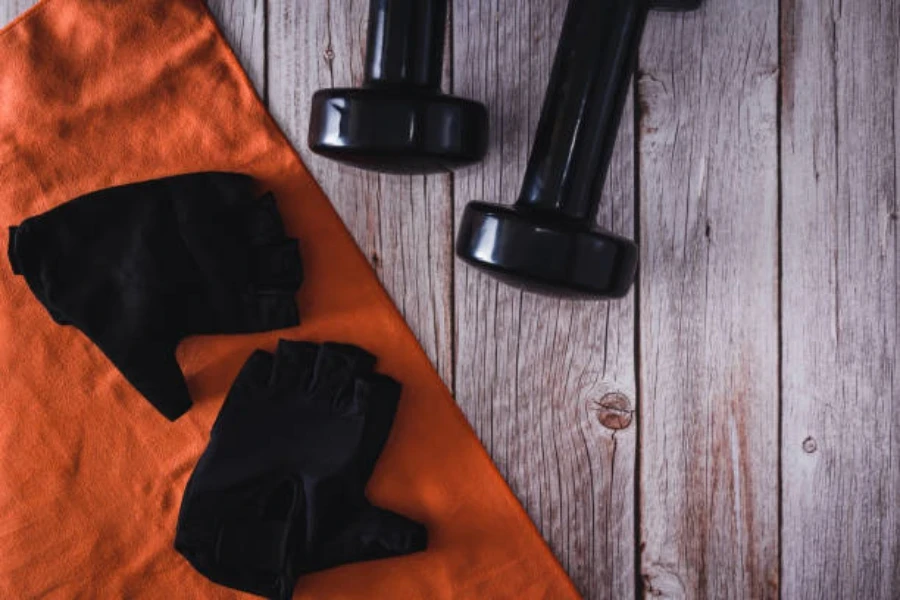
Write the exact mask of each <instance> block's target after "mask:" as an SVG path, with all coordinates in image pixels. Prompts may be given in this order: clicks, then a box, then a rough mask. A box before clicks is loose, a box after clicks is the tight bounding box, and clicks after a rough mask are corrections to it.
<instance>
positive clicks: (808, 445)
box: [803, 436, 819, 454]
mask: <svg viewBox="0 0 900 600" xmlns="http://www.w3.org/2000/svg"><path fill="white" fill-rule="evenodd" d="M818 449H819V444H817V443H816V439H815V438H814V437H812V436H810V437H808V438H806V439H805V440H803V451H804V452H806V453H807V454H812V453H813V452H815V451H816V450H818Z"/></svg>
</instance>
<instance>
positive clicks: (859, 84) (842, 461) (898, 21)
mask: <svg viewBox="0 0 900 600" xmlns="http://www.w3.org/2000/svg"><path fill="white" fill-rule="evenodd" d="M784 8H785V10H784V12H783V14H782V26H781V29H782V39H783V44H784V46H783V51H784V53H785V58H784V60H783V63H782V64H783V75H782V82H783V84H782V118H781V123H782V137H781V140H782V142H781V156H782V196H783V202H782V211H783V219H782V232H783V233H782V240H783V252H782V263H783V277H782V313H783V315H784V318H783V329H782V339H783V346H782V347H783V382H784V385H783V412H782V420H783V436H782V439H781V452H782V456H783V471H782V486H783V503H782V506H783V515H784V516H783V519H784V526H783V553H782V561H783V564H784V571H783V575H782V581H783V589H784V592H785V595H786V596H789V597H792V598H811V599H812V598H897V597H898V595H900V402H898V399H900V381H896V379H897V377H898V376H900V373H898V371H897V369H898V359H900V349H898V344H897V339H898V333H900V318H898V279H900V251H898V243H897V218H898V213H897V194H898V179H897V173H898V156H900V155H898V150H900V146H898V143H900V137H898V129H897V127H898V126H900V119H898V117H900V98H898V91H900V89H898V76H900V5H898V3H896V2H890V1H881V2H879V1H878V0H874V1H871V2H859V3H855V2H843V3H840V2H836V3H831V2H819V1H818V0H792V1H791V2H788V3H786V5H785V7H784Z"/></svg>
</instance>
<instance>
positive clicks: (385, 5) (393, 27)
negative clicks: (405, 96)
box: [365, 0, 447, 90]
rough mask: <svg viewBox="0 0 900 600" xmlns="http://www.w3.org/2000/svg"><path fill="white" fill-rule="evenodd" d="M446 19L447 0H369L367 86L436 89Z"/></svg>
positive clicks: (438, 84) (441, 58)
mask: <svg viewBox="0 0 900 600" xmlns="http://www.w3.org/2000/svg"><path fill="white" fill-rule="evenodd" d="M446 23H447V0H370V3H369V33H368V39H367V47H366V74H365V78H366V79H365V85H366V87H378V86H380V85H383V84H388V85H398V84H400V85H408V86H411V87H418V88H425V89H432V90H437V89H438V88H439V87H440V85H441V72H442V66H443V60H444V27H445V26H446Z"/></svg>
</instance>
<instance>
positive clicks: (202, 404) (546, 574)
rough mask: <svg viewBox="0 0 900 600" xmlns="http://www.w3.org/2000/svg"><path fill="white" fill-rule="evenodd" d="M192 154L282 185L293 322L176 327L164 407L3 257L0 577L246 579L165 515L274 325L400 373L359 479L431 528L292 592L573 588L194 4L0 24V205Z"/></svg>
mask: <svg viewBox="0 0 900 600" xmlns="http://www.w3.org/2000/svg"><path fill="white" fill-rule="evenodd" d="M203 170H220V171H238V172H243V173H248V174H250V175H252V176H254V177H256V178H257V179H259V180H260V181H261V182H262V184H263V187H265V188H267V189H271V190H272V191H274V192H275V194H276V196H277V197H278V200H279V207H280V210H281V212H282V214H283V215H284V218H285V221H286V223H287V227H288V230H289V232H290V234H291V235H292V236H296V237H298V238H300V240H301V245H302V248H301V250H302V253H303V259H304V265H305V268H306V281H305V283H304V285H303V288H302V289H301V292H300V294H299V303H300V306H301V311H302V318H303V324H302V325H301V326H300V327H297V328H296V329H294V330H290V331H286V332H277V333H271V334H261V335H248V336H228V337H206V338H193V339H189V340H187V341H185V342H184V343H183V344H182V345H181V347H180V348H179V361H180V362H181V365H182V367H183V369H184V372H185V375H186V377H187V379H188V383H189V386H190V389H191V393H192V396H193V398H194V401H195V405H194V408H193V409H192V410H191V411H190V412H189V413H188V414H187V415H185V416H184V417H182V418H181V419H180V420H179V421H177V422H176V423H169V422H167V421H166V420H165V419H164V418H163V417H162V416H161V415H160V414H159V413H157V412H156V410H154V408H153V407H152V406H151V405H150V404H149V403H148V402H146V401H145V400H144V399H143V398H141V397H140V396H139V395H138V393H137V392H136V391H135V390H134V389H132V388H131V387H130V386H129V385H128V384H127V383H126V382H125V380H124V379H123V378H122V376H121V375H120V374H119V372H118V371H117V370H116V369H115V368H114V367H113V366H112V365H111V364H110V363H109V361H108V360H107V359H106V358H105V357H104V356H103V355H102V354H101V353H100V351H99V350H98V349H97V348H96V347H95V346H94V345H93V344H91V343H90V342H89V341H88V340H87V339H86V338H85V337H84V336H83V335H82V334H81V333H79V332H78V331H77V330H75V329H74V328H72V327H60V326H58V325H56V324H54V323H53V321H52V320H51V318H50V315H49V314H47V311H46V310H45V309H44V308H43V307H42V306H41V305H40V304H39V302H38V301H37V300H36V299H35V298H34V297H33V295H32V294H31V292H30V291H29V290H28V288H27V286H26V285H25V283H24V281H22V279H21V278H18V277H15V276H14V275H13V273H12V271H11V269H10V267H9V265H8V264H5V265H0V335H2V340H3V343H2V344H0V597H2V598H32V597H47V598H74V597H84V598H161V599H170V598H230V597H239V596H241V595H240V594H237V593H235V592H232V591H230V590H227V589H225V588H222V587H218V586H215V585H213V584H211V583H209V582H207V581H206V580H205V579H204V578H203V577H201V576H200V575H198V574H197V573H196V572H194V571H193V569H192V568H191V567H190V566H189V565H188V563H187V562H186V561H185V560H184V559H182V558H181V556H179V555H178V554H177V553H176V552H175V550H174V549H173V547H172V543H173V537H174V530H175V519H176V515H177V511H178V507H179V504H180V500H181V494H182V490H183V488H184V485H185V482H186V481H187V477H188V475H189V473H190V471H191V470H192V468H193V467H194V463H195V462H196V460H197V457H198V456H199V455H200V452H201V451H202V449H203V447H204V445H205V443H206V441H207V437H208V434H209V429H210V426H211V424H212V421H213V419H214V418H215V416H216V414H217V412H218V409H219V407H220V405H221V402H222V399H223V397H224V394H225V392H226V390H227V388H228V386H229V384H230V382H231V381H232V379H233V378H234V376H235V375H236V374H237V371H238V369H239V367H240V366H241V364H242V363H243V361H244V360H245V359H246V358H247V356H248V355H249V354H250V352H251V351H252V350H253V349H254V348H258V347H262V348H268V349H272V348H274V345H275V342H276V340H277V338H278V337H279V336H283V337H289V338H294V339H310V340H317V341H320V340H340V341H345V342H350V343H354V344H358V345H360V346H362V347H364V348H367V349H369V350H371V351H372V352H374V353H375V354H376V355H378V356H379V357H380V358H381V362H380V370H383V371H384V372H386V373H388V374H390V375H392V376H393V377H395V378H397V379H399V380H400V381H401V382H402V383H403V385H404V394H403V399H402V401H401V404H400V410H399V413H398V415H397V420H396V424H395V426H394V430H393V433H392V436H391V439H390V441H389V443H388V446H387V448H386V449H385V453H384V455H383V457H382V459H381V460H380V462H379V465H378V468H377V470H376V473H375V476H374V478H373V480H372V482H371V484H370V486H369V495H370V497H371V499H372V501H373V502H375V503H376V504H378V505H380V506H384V507H386V508H390V509H393V510H395V511H397V512H399V513H401V514H403V515H407V516H409V517H411V518H413V519H415V520H417V521H420V522H422V523H425V524H426V525H427V526H428V529H429V533H430V547H429V549H428V551H427V552H425V553H421V554H418V555H413V556H409V557H404V558H398V559H390V560H383V561H376V562H370V563H361V564H356V565H349V566H345V567H340V568H337V569H333V570H330V571H327V572H323V573H319V574H315V575H311V576H309V577H305V578H303V579H301V581H300V584H299V585H298V588H297V596H298V597H300V598H326V597H327V598H376V597H381V598H392V599H393V598H396V599H406V598H552V599H563V598H572V597H577V595H578V594H577V592H576V591H575V589H574V588H573V587H572V585H571V583H570V582H569V580H568V578H567V577H566V575H565V573H564V572H563V571H562V569H561V568H560V566H559V564H558V563H557V562H556V560H555V559H554V558H553V556H552V554H551V553H550V551H549V550H548V548H547V547H546V546H545V544H544V542H543V540H542V539H541V537H540V535H539V534H538V532H537V531H536V529H535V528H534V526H533V525H532V523H531V522H530V521H529V519H528V517H527V515H526V514H525V512H524V511H523V510H522V508H521V506H520V505H519V504H518V502H517V501H516V499H515V498H514V497H513V495H512V494H511V492H510V490H509V489H508V488H507V486H506V485H505V483H504V482H503V480H502V479H501V477H500V475H499V473H498V472H497V470H496V469H495V468H494V466H493V465H492V464H491V461H490V458H489V457H488V456H487V454H486V453H485V451H484V449H483V448H482V446H481V445H480V444H479V442H478V440H477V439H476V437H475V435H474V434H473V432H472V430H471V429H470V428H469V425H468V424H467V422H466V420H465V418H464V416H463V415H462V413H461V412H460V411H459V409H458V408H457V406H456V404H455V403H454V402H453V399H452V398H451V396H450V394H449V393H448V391H447V389H446V388H445V387H444V385H443V384H442V383H441V380H440V378H439V377H438V375H437V374H436V373H435V371H434V370H433V369H432V367H431V365H430V364H429V362H428V359H427V357H426V356H425V355H424V353H423V352H422V350H421V348H420V347H419V345H418V344H417V343H416V340H415V339H414V338H413V336H412V334H411V332H410V331H409V329H408V328H407V326H406V325H405V323H404V322H403V319H402V318H401V316H400V315H399V314H398V312H397V311H396V309H395V308H394V306H393V305H392V303H391V301H390V299H389V298H388V296H387V295H386V294H385V292H384V290H383V289H382V288H381V286H380V285H379V283H378V281H377V279H376V277H375V275H374V273H373V272H372V270H371V269H370V268H369V266H368V264H367V262H366V260H365V258H364V257H363V256H362V255H361V254H360V252H359V251H358V249H357V248H356V246H355V245H354V243H353V241H352V239H351V237H350V236H349V234H348V233H347V231H346V230H345V228H344V227H343V225H342V223H341V221H340V219H339V218H338V216H337V214H336V213H335V212H334V210H333V209H332V207H331V205H330V204H329V203H328V200H327V199H326V198H325V196H324V195H323V194H322V192H321V191H320V189H319V188H318V187H317V185H316V183H315V182H314V181H313V179H312V178H311V177H310V175H309V174H308V173H307V172H306V170H305V168H304V167H303V165H302V163H301V162H300V159H299V158H298V156H297V155H296V153H295V152H294V151H293V149H292V148H291V147H290V144H289V143H288V142H287V140H286V139H285V138H284V136H283V135H282V133H281V132H280V131H279V129H278V127H277V126H276V125H275V123H274V122H273V121H272V119H271V117H270V116H269V115H268V113H267V112H266V110H265V108H264V107H263V105H262V104H261V103H260V101H259V99H258V98H257V97H256V95H255V93H254V91H253V88H252V86H251V84H250V83H249V81H248V80H247V78H246V76H245V75H244V73H243V72H242V70H241V68H240V66H239V65H238V63H237V61H236V60H235V58H234V56H233V55H232V53H231V51H230V49H229V48H228V45H227V44H226V42H225V41H224V39H223V38H222V36H221V34H220V33H219V31H218V29H217V28H216V25H215V23H214V21H213V19H212V18H211V16H210V15H209V13H208V11H207V9H206V7H205V6H204V5H203V3H202V2H200V1H198V0H178V1H174V0H127V1H112V0H43V1H42V2H41V3H40V4H38V5H37V6H36V7H35V8H33V9H32V10H30V11H29V12H28V13H26V14H25V15H24V16H22V17H20V18H19V19H18V20H17V21H16V22H14V23H13V24H11V25H10V26H8V27H7V28H6V29H4V30H2V32H0V223H2V224H4V225H13V224H18V223H19V222H21V221H22V220H23V219H24V218H26V217H28V216H31V215H35V214H38V213H41V212H43V211H46V210H48V209H49V208H51V207H53V206H56V205H58V204H60V203H62V202H65V201H67V200H69V199H71V198H74V197H76V196H78V195H81V194H84V193H86V192H90V191H93V190H96V189H99V188H105V187H109V186H113V185H118V184H123V183H128V182H133V181H140V180H147V179H152V178H156V177H162V176H167V175H173V174H177V173H186V172H193V171H203ZM101 233H102V232H98V235H100V234H101Z"/></svg>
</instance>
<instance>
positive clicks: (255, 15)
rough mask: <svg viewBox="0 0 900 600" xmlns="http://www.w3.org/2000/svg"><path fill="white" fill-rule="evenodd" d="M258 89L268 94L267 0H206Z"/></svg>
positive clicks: (263, 94) (259, 92)
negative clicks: (236, 0) (239, 0)
mask: <svg viewBox="0 0 900 600" xmlns="http://www.w3.org/2000/svg"><path fill="white" fill-rule="evenodd" d="M207 5H208V6H209V9H210V10H211V11H212V13H213V14H214V15H215V17H216V22H217V23H218V24H219V27H220V28H221V29H222V33H223V34H225V37H226V38H227V39H228V42H229V43H230V44H231V47H232V49H234V53H235V54H236V55H237V57H238V59H239V60H240V61H241V65H242V66H243V67H244V70H245V71H247V74H248V75H249V76H250V79H251V80H252V81H253V85H254V86H255V87H256V91H257V93H258V94H259V95H260V96H261V97H262V98H265V97H266V0H242V1H241V2H234V0H207Z"/></svg>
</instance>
